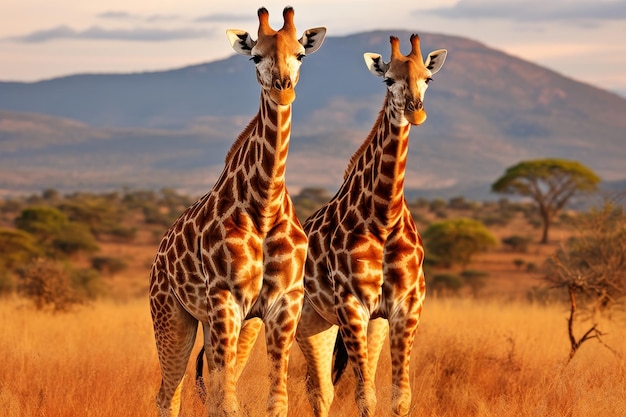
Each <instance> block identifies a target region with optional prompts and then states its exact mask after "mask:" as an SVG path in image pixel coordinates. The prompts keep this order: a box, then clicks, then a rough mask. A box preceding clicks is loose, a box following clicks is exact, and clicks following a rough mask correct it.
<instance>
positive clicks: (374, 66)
mask: <svg viewBox="0 0 626 417" xmlns="http://www.w3.org/2000/svg"><path fill="white" fill-rule="evenodd" d="M390 42H391V61H389V63H386V62H384V61H383V59H382V56H381V55H380V54H374V53H366V54H364V55H363V57H364V59H365V63H366V65H367V67H368V68H369V70H370V72H371V73H372V74H374V75H376V76H377V77H383V78H384V80H385V84H387V90H388V93H387V94H388V96H389V100H390V104H391V106H393V108H394V110H395V113H396V114H397V115H399V117H400V118H401V119H405V120H406V121H408V122H409V123H411V124H413V125H419V124H421V123H424V121H425V120H426V111H425V110H424V93H425V92H426V88H428V83H429V82H430V81H431V80H432V76H433V75H434V74H435V73H436V72H437V71H439V70H440V69H441V67H442V66H443V63H444V61H445V60H446V55H447V54H448V51H446V50H445V49H438V50H436V51H433V52H431V53H430V54H428V56H427V57H426V60H425V61H423V60H422V53H421V51H420V38H419V36H418V35H411V52H410V53H409V54H408V55H406V56H405V55H402V53H401V52H400V40H399V39H398V38H396V37H395V36H391V37H390ZM401 121H402V120H401Z"/></svg>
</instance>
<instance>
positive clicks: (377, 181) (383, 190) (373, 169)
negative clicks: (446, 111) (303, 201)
mask: <svg viewBox="0 0 626 417" xmlns="http://www.w3.org/2000/svg"><path fill="white" fill-rule="evenodd" d="M400 120H402V121H401V122H400ZM410 129H411V125H410V124H409V123H408V122H406V120H405V119H404V118H401V117H398V116H397V115H395V114H394V113H393V109H392V106H391V105H390V103H389V100H388V99H385V103H384V106H383V109H382V110H381V112H380V115H379V117H378V120H377V121H376V123H375V124H374V127H373V128H372V131H371V133H370V135H369V140H368V141H366V143H364V144H363V146H364V148H363V149H362V150H361V152H362V153H361V154H360V156H358V158H357V159H356V160H355V161H354V164H353V168H352V170H351V171H350V172H348V173H347V178H346V181H344V184H345V183H348V184H349V185H348V186H349V190H350V191H349V193H350V202H351V203H352V204H355V205H357V207H358V205H361V206H362V207H363V209H362V210H368V209H369V213H366V215H365V216H364V217H366V218H369V220H370V221H373V222H375V223H377V224H378V225H379V226H381V227H387V226H390V225H393V224H395V223H396V222H397V220H398V218H399V216H400V215H401V214H402V208H403V206H404V176H405V170H406V160H407V154H408V147H409V146H408V145H409V132H410Z"/></svg>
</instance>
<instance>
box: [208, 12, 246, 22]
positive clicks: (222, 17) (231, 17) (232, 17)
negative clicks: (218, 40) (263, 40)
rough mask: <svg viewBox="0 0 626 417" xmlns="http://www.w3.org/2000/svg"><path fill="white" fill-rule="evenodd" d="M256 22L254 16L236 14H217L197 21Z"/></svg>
mask: <svg viewBox="0 0 626 417" xmlns="http://www.w3.org/2000/svg"><path fill="white" fill-rule="evenodd" d="M248 20H255V17H254V16H251V15H250V14H248V13H247V14H236V13H215V14H210V15H207V16H202V17H199V18H197V19H196V22H233V21H237V22H241V21H248Z"/></svg>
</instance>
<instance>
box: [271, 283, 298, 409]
mask: <svg viewBox="0 0 626 417" xmlns="http://www.w3.org/2000/svg"><path fill="white" fill-rule="evenodd" d="M302 298H303V292H302V290H301V289H298V290H295V291H291V292H288V293H286V294H284V295H283V296H282V297H281V298H280V299H279V300H277V301H276V303H275V304H274V305H273V306H272V308H271V310H270V312H269V314H268V316H267V317H266V319H265V342H266V345H267V356H268V358H269V361H270V363H269V382H270V391H269V395H268V398H267V416H269V417H286V416H287V409H288V396H287V371H288V368H289V353H290V350H291V346H292V344H293V341H294V338H295V333H296V327H297V325H298V320H299V319H300V312H301V309H302Z"/></svg>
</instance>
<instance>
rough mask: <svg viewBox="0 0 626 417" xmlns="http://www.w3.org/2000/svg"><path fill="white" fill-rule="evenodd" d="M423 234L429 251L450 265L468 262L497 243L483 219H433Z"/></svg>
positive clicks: (441, 262)
mask: <svg viewBox="0 0 626 417" xmlns="http://www.w3.org/2000/svg"><path fill="white" fill-rule="evenodd" d="M423 236H424V241H425V242H426V253H427V254H429V253H430V254H432V255H434V258H436V259H439V261H440V264H441V265H442V266H444V267H446V268H448V267H450V266H452V265H454V264H460V265H462V266H466V265H467V264H468V263H469V262H470V260H471V258H472V256H474V255H475V254H477V253H480V252H484V251H486V250H488V249H489V248H491V247H493V246H496V244H497V241H496V239H495V238H494V237H493V235H492V234H491V233H490V232H489V230H487V228H486V227H485V226H484V225H483V224H482V223H480V222H478V221H476V220H472V219H466V218H458V219H452V220H445V221H440V222H435V223H432V224H430V225H429V226H428V228H427V229H426V231H425V232H424V235H423Z"/></svg>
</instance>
